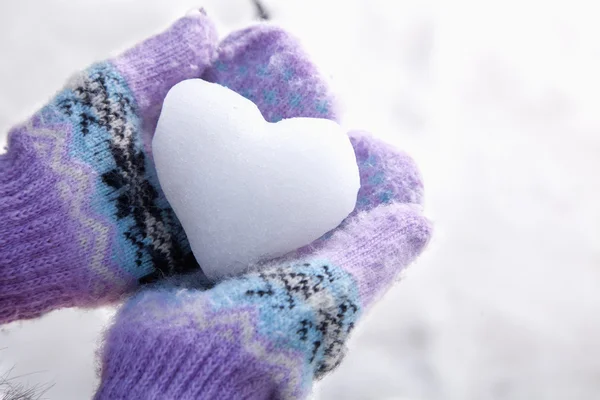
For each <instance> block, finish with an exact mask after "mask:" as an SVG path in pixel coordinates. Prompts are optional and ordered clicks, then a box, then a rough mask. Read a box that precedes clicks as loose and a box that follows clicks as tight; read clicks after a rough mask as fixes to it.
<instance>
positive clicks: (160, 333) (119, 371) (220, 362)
mask: <svg viewBox="0 0 600 400" xmlns="http://www.w3.org/2000/svg"><path fill="white" fill-rule="evenodd" d="M160 323H161V321H156V324H160ZM151 325H152V323H151V322H150V321H147V322H146V323H145V324H144V326H146V327H147V326H151ZM165 328H168V331H167V332H165V330H164V329H161V328H159V327H156V329H144V327H143V326H138V325H136V324H135V323H133V324H131V323H129V322H128V321H125V320H121V321H119V322H117V324H116V326H114V327H113V328H112V331H111V332H110V334H109V338H108V342H107V343H106V347H105V349H104V354H103V357H104V360H103V366H102V370H101V383H100V386H99V388H98V390H97V392H96V395H95V397H94V399H96V400H134V399H135V400H138V399H178V400H201V399H211V400H212V399H239V400H244V399H248V400H250V399H252V400H259V399H261V400H262V399H265V400H266V399H273V398H276V397H275V396H274V394H275V393H276V385H275V384H274V383H273V382H271V381H270V376H271V375H269V374H265V371H264V370H263V369H262V368H261V366H260V365H253V364H252V361H250V360H252V357H250V356H248V357H244V356H243V353H240V349H239V347H240V344H239V343H237V342H235V341H233V340H228V335H229V336H232V335H233V336H235V335H236V334H238V332H230V331H228V328H227V327H221V328H219V327H215V329H217V330H219V329H220V330H222V335H209V334H205V335H203V334H201V333H199V332H198V330H199V327H197V326H194V325H193V324H190V325H185V324H184V325H180V324H179V323H177V322H174V323H173V324H169V325H168V326H166V327H165ZM228 332H229V333H228ZM269 372H271V371H269Z"/></svg>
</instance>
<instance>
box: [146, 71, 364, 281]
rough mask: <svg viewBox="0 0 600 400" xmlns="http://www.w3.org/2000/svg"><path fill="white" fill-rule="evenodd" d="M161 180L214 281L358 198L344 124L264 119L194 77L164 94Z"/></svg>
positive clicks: (334, 221)
mask: <svg viewBox="0 0 600 400" xmlns="http://www.w3.org/2000/svg"><path fill="white" fill-rule="evenodd" d="M152 149H153V152H152V153H153V155H154V162H155V164H156V170H157V172H158V178H159V181H160V183H161V187H162V188H163V190H164V191H165V195H166V196H167V200H169V203H170V204H171V206H172V207H173V210H175V214H177V217H178V218H179V221H181V224H182V225H183V228H184V230H185V232H186V234H187V237H188V239H189V241H190V245H191V247H192V251H193V252H194V256H195V257H196V260H198V263H199V264H200V265H202V270H203V271H204V273H205V274H206V276H207V277H208V278H210V279H214V280H217V279H220V278H223V277H225V276H231V275H236V274H240V273H242V272H244V271H247V270H248V266H253V265H255V264H256V263H257V262H259V261H261V260H266V259H270V258H273V257H279V256H282V255H284V254H286V253H288V252H290V251H293V250H295V249H297V248H300V247H303V246H306V245H308V244H310V243H311V242H313V241H314V240H316V239H318V238H319V237H321V236H322V235H324V234H325V233H327V232H329V231H330V230H332V229H334V228H335V227H337V226H338V225H339V224H340V223H341V222H342V221H343V220H344V219H345V218H346V217H347V216H348V214H350V213H351V212H352V210H354V207H355V206H356V195H357V193H358V189H359V188H360V178H359V174H358V166H357V164H356V157H355V155H354V149H353V148H352V144H351V143H350V139H349V137H348V135H346V132H345V131H344V130H343V129H342V127H341V126H340V125H339V124H337V123H336V122H333V121H330V120H326V119H317V118H290V119H285V120H282V121H279V122H276V123H269V122H267V121H265V119H264V118H263V116H262V115H261V113H260V111H259V109H258V107H257V106H256V105H255V104H254V103H253V102H252V101H250V100H248V99H246V98H244V97H242V96H241V95H240V94H238V93H236V92H234V91H233V90H231V89H228V88H226V87H224V86H221V85H219V84H216V83H210V82H206V81H203V80H201V79H189V80H186V81H183V82H180V83H178V84H177V85H175V86H174V87H173V88H172V89H171V90H170V91H169V93H168V94H167V97H166V98H165V101H164V104H163V108H162V112H161V115H160V119H159V120H158V126H157V127H156V134H155V136H154V139H153V141H152Z"/></svg>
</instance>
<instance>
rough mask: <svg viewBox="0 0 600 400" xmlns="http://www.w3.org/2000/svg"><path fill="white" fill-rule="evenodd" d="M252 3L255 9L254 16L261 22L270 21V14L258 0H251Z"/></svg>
mask: <svg viewBox="0 0 600 400" xmlns="http://www.w3.org/2000/svg"><path fill="white" fill-rule="evenodd" d="M252 3H254V7H256V14H257V16H258V18H259V19H262V20H263V21H267V20H269V19H271V14H270V13H269V11H268V10H267V8H266V7H265V6H264V5H263V4H262V2H261V1H260V0H252Z"/></svg>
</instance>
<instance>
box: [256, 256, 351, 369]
mask: <svg viewBox="0 0 600 400" xmlns="http://www.w3.org/2000/svg"><path fill="white" fill-rule="evenodd" d="M258 275H259V277H260V278H261V279H260V282H261V284H260V285H259V286H257V287H255V288H252V289H249V290H247V291H246V296H248V297H254V298H257V297H258V298H261V299H262V298H265V297H266V296H268V297H269V298H270V299H271V301H272V302H273V303H272V304H271V307H272V308H273V309H274V312H277V313H279V312H280V313H281V318H298V320H297V321H296V322H294V324H296V326H297V328H295V332H294V333H295V334H296V335H298V338H299V340H301V341H302V342H307V350H308V351H309V353H310V354H309V360H308V361H309V362H310V363H311V364H314V373H315V377H316V378H320V377H322V376H323V375H325V374H326V373H328V372H329V371H331V370H333V369H334V368H336V367H337V366H338V365H339V364H340V362H341V360H342V359H343V357H344V354H345V342H346V339H347V337H348V335H349V334H350V332H351V331H352V329H353V328H354V323H353V322H351V321H352V318H354V317H355V316H356V314H357V313H358V312H359V307H358V305H357V304H355V303H354V302H353V301H352V300H351V299H350V298H349V297H348V296H346V295H345V294H344V290H343V289H342V290H340V291H339V294H338V295H334V292H337V291H331V290H330V289H331V288H333V287H335V286H336V285H338V284H342V285H347V284H348V282H338V280H339V279H340V277H342V278H341V279H348V278H347V277H346V275H339V274H338V275H336V274H334V268H333V267H331V266H329V265H322V266H319V267H318V268H314V267H312V266H311V264H309V263H304V264H298V265H291V266H285V267H273V268H270V269H266V270H263V271H262V272H261V273H259V274H258ZM294 309H295V310H294ZM290 310H294V311H290ZM307 312H308V314H306V313H307ZM307 315H310V318H307Z"/></svg>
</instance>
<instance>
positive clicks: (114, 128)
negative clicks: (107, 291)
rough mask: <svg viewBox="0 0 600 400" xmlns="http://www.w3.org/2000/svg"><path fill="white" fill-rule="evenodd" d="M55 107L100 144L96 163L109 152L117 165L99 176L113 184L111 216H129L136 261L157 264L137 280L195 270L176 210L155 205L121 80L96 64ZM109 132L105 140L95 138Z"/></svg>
mask: <svg viewBox="0 0 600 400" xmlns="http://www.w3.org/2000/svg"><path fill="white" fill-rule="evenodd" d="M113 88H117V89H116V90H114V89H113ZM120 88H123V90H122V91H121V90H120ZM58 109H59V110H60V111H61V112H62V113H63V114H64V115H65V116H66V117H68V118H69V119H71V120H72V121H73V122H74V123H75V124H77V125H78V126H79V128H80V131H81V133H82V134H83V136H84V137H86V138H89V143H90V144H91V145H94V146H95V147H94V148H96V147H97V146H99V145H102V146H104V148H105V150H95V151H94V153H93V154H94V155H96V156H97V159H98V162H106V160H105V158H106V156H107V153H108V155H109V156H110V157H112V159H113V160H114V165H115V167H114V168H113V169H111V170H110V171H108V172H105V173H103V174H102V175H101V176H100V177H99V178H100V181H101V182H102V183H103V184H104V185H106V186H107V187H108V188H110V189H112V190H111V191H110V192H109V194H110V197H109V198H110V200H111V201H113V204H114V206H115V218H116V219H117V220H119V221H123V220H125V219H127V223H128V224H129V225H128V228H127V231H126V232H125V233H124V238H125V239H126V240H127V241H128V242H130V243H131V244H132V246H134V247H135V248H136V249H137V251H136V255H135V261H134V262H135V265H136V266H137V267H140V268H141V267H143V266H144V265H147V263H148V262H150V264H151V265H152V266H153V268H154V269H155V271H154V272H152V273H150V274H148V275H147V276H144V277H142V278H141V279H140V280H139V281H140V283H150V282H152V281H153V280H154V279H155V278H157V277H159V276H165V277H167V276H171V275H174V274H178V273H185V272H188V271H193V270H197V269H198V268H199V266H198V264H197V262H196V261H195V259H194V257H193V256H192V255H191V252H190V250H189V249H188V248H187V247H185V248H184V247H183V246H182V243H180V240H177V239H180V238H181V233H179V232H178V231H177V230H179V231H180V230H181V229H182V228H181V227H180V225H179V222H178V220H177V218H176V216H175V214H174V213H173V211H172V209H170V208H168V207H160V206H159V205H158V202H159V201H160V200H163V201H164V199H163V197H162V196H163V195H162V193H159V191H158V189H157V188H155V187H154V186H153V185H152V183H151V182H150V181H149V180H148V178H147V174H146V162H147V160H146V155H145V153H144V151H143V146H142V145H141V142H140V137H141V134H140V132H139V131H138V130H139V125H140V124H139V123H137V122H138V121H137V118H138V117H137V115H136V114H137V110H136V107H135V102H134V100H133V99H132V98H131V97H130V95H129V93H128V91H127V89H126V88H124V87H123V84H122V83H121V81H120V79H119V78H118V77H116V76H115V75H114V73H113V72H112V71H110V69H109V68H108V67H106V66H104V67H103V66H99V67H98V68H95V69H94V70H93V72H92V73H91V74H90V75H89V76H86V77H84V78H83V79H82V80H81V82H79V83H78V85H77V86H76V87H74V88H73V89H72V95H71V96H68V97H66V98H65V99H63V100H61V101H60V102H59V103H58ZM107 133H108V137H109V140H108V141H104V142H103V141H98V138H99V136H100V135H102V136H104V135H106V134H107ZM98 142H99V144H98ZM106 150H108V152H107V151H106Z"/></svg>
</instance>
